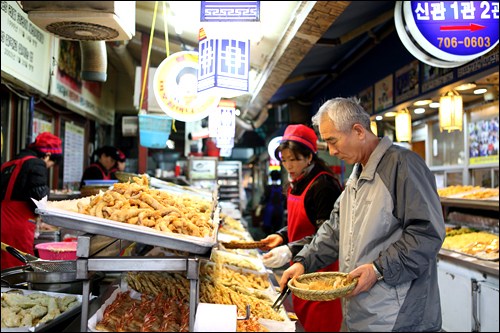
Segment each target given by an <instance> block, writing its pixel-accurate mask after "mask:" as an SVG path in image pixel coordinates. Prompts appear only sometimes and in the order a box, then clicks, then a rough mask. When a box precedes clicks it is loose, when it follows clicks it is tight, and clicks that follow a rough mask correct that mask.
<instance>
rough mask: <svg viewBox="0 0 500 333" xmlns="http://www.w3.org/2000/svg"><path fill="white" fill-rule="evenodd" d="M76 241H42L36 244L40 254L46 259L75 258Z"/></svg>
mask: <svg viewBox="0 0 500 333" xmlns="http://www.w3.org/2000/svg"><path fill="white" fill-rule="evenodd" d="M77 245H78V243H76V242H55V243H42V244H38V245H36V246H35V249H37V250H38V255H39V256H40V258H41V259H45V260H75V259H76V258H77V257H76V246H77Z"/></svg>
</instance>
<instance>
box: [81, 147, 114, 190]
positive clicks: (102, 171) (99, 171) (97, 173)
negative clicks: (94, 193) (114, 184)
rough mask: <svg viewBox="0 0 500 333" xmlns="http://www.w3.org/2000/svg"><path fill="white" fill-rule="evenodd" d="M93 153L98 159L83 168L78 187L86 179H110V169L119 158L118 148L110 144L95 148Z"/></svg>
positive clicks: (83, 183)
mask: <svg viewBox="0 0 500 333" xmlns="http://www.w3.org/2000/svg"><path fill="white" fill-rule="evenodd" d="M95 155H97V156H98V157H99V159H98V160H97V161H96V162H95V163H93V164H91V165H89V166H88V167H87V169H85V172H84V173H83V176H82V181H81V182H80V188H81V187H82V186H83V185H85V181H86V180H111V169H112V168H113V166H114V165H115V164H116V161H119V160H120V154H119V152H118V149H116V148H115V147H111V146H104V147H102V148H99V149H97V151H96V152H95Z"/></svg>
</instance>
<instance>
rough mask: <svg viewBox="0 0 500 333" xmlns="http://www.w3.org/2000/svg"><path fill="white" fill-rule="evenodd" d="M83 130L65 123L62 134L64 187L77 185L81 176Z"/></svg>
mask: <svg viewBox="0 0 500 333" xmlns="http://www.w3.org/2000/svg"><path fill="white" fill-rule="evenodd" d="M84 142H85V129H84V128H83V127H80V126H76V125H73V124H71V123H70V122H66V131H65V134H64V151H63V153H64V175H63V183H64V185H66V184H69V185H73V184H72V183H77V184H79V183H80V181H81V179H82V175H83V151H84Z"/></svg>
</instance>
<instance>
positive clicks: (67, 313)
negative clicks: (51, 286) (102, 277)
mask: <svg viewBox="0 0 500 333" xmlns="http://www.w3.org/2000/svg"><path fill="white" fill-rule="evenodd" d="M9 290H11V288H2V293H4V292H7V291H9ZM18 290H19V289H18ZM22 292H23V295H24V296H27V295H28V294H32V293H44V294H46V295H49V296H52V297H64V296H75V297H76V299H77V300H78V301H79V302H80V304H79V305H77V306H74V307H72V308H71V309H70V310H68V311H65V312H63V313H61V314H60V315H59V316H57V317H55V318H54V319H52V320H51V321H48V322H45V323H42V324H39V325H37V326H35V327H34V328H33V327H32V328H31V330H30V329H29V327H27V326H22V327H18V328H5V327H2V332H30V331H31V332H33V331H34V332H39V331H47V330H49V328H51V327H54V326H56V325H58V324H60V323H62V322H64V321H65V320H66V319H69V318H71V317H72V316H73V315H74V314H77V313H79V312H81V311H82V304H81V302H82V295H74V294H62V293H54V292H48V291H38V290H23V291H22Z"/></svg>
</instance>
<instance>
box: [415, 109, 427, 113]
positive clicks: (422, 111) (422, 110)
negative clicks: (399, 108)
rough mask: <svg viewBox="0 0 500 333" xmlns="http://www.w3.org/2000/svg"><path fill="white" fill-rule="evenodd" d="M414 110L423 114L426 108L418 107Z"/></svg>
mask: <svg viewBox="0 0 500 333" xmlns="http://www.w3.org/2000/svg"><path fill="white" fill-rule="evenodd" d="M413 112H415V113H416V114H422V113H424V112H425V109H424V108H418V109H415V110H413Z"/></svg>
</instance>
